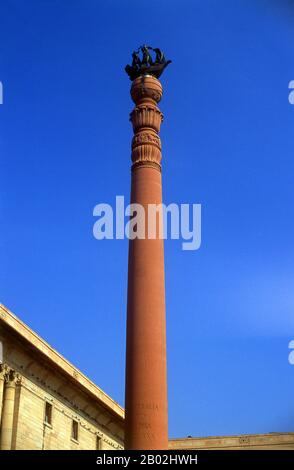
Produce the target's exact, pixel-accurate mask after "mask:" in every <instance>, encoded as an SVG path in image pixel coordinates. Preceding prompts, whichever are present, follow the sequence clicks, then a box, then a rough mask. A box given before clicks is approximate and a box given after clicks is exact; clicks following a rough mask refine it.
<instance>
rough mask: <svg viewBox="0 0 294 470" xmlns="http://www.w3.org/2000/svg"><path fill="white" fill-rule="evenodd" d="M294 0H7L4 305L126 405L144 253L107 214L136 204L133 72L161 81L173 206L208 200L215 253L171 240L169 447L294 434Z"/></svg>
mask: <svg viewBox="0 0 294 470" xmlns="http://www.w3.org/2000/svg"><path fill="white" fill-rule="evenodd" d="M293 20H294V5H293V2H292V1H290V0H288V1H286V0H243V1H242V0H223V1H218V0H202V1H200V0H193V1H192V0H191V1H188V0H181V1H180V0H178V1H171V0H169V1H167V0H160V1H154V0H148V1H145V0H141V1H140V2H138V1H124V2H122V1H118V0H117V1H114V0H112V1H107V2H102V1H101V2H97V1H96V0H86V1H82V0H72V1H69V0H67V1H65V0H63V1H61V0H58V1H57V0H50V1H49V0H26V1H24V0H23V1H21V0H6V1H5V2H2V4H1V19H0V44H1V57H0V80H1V81H2V82H3V85H4V104H3V105H2V106H0V120H1V134H0V155H1V168H0V171H1V219H0V220H1V240H0V242H1V270H0V281H1V288H0V294H1V295H0V298H1V302H2V303H4V304H5V305H6V306H7V307H8V308H10V309H11V310H12V311H13V312H15V314H16V315H18V316H19V317H20V318H21V319H22V320H23V321H25V322H26V323H27V324H28V325H29V326H30V327H31V328H33V329H34V330H35V331H37V332H38V333H39V334H40V335H41V336H42V337H44V338H45V339H46V340H47V341H48V342H49V343H50V344H51V345H52V346H54V347H55V348H56V349H57V350H58V351H59V352H61V353H62V354H63V355H64V356H65V357H66V358H68V359H69V360H70V361H72V362H73V363H74V364H75V365H76V366H77V367H79V368H80V369H81V370H82V371H83V372H85V373H86V374H87V375H88V376H89V377H90V378H91V379H92V380H94V381H95V382H96V383H97V384H98V385H99V386H101V387H102V388H103V389H104V390H105V391H106V392H107V393H108V394H110V395H111V396H112V397H113V398H114V399H116V400H118V401H119V403H121V404H123V402H124V351H125V315H126V286H127V252H128V243H127V241H126V240H123V241H115V240H114V241H111V240H109V241H97V240H95V239H94V238H93V235H92V226H93V222H94V219H93V216H92V211H93V207H94V205H95V204H98V203H100V202H106V203H113V202H114V201H115V196H116V195H125V197H126V198H128V197H129V187H130V140H131V136H132V130H131V126H130V123H129V121H128V113H129V111H130V110H131V109H132V103H131V100H130V96H129V88H130V81H129V79H128V77H127V75H126V74H125V72H124V66H125V65H126V63H128V62H129V61H130V54H131V52H132V50H133V49H135V48H137V47H138V46H139V45H140V44H142V43H144V42H146V43H147V44H150V45H153V47H161V48H162V49H163V50H164V51H165V53H166V56H167V57H168V58H170V59H172V60H173V63H172V65H170V66H169V67H168V69H167V70H166V72H165V74H164V76H163V79H162V82H163V86H164V98H163V101H162V104H161V109H162V111H163V112H164V114H165V121H164V125H163V126H162V132H161V137H162V143H163V158H164V160H163V165H164V166H163V181H164V200H165V202H166V203H170V202H177V203H187V202H191V203H201V204H202V211H203V226H202V246H201V249H200V250H199V251H195V252H189V251H182V250H181V242H180V241H167V243H166V296H167V321H168V380H169V425H170V436H187V435H195V436H202V435H217V434H221V435H223V434H234V433H260V432H271V431H294V402H293V390H294V366H290V365H289V363H288V354H289V350H288V343H289V341H290V340H291V339H294V217H293V212H294V211H293V207H294V193H293V172H294V143H293V126H294V106H291V105H290V104H289V103H288V83H289V81H290V80H294V67H293V63H294V49H293V40H294V31H293Z"/></svg>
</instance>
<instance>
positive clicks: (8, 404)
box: [0, 366, 20, 450]
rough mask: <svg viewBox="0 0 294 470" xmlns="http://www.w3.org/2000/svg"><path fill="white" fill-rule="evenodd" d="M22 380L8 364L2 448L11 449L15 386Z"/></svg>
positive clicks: (4, 397)
mask: <svg viewBox="0 0 294 470" xmlns="http://www.w3.org/2000/svg"><path fill="white" fill-rule="evenodd" d="M19 381H20V376H19V375H18V374H17V373H16V372H15V370H13V369H11V368H9V367H7V366H6V369H5V372H4V394H3V406H2V420H1V436H0V449H1V450H11V443H12V434H13V417H14V402H15V386H16V383H18V382H19Z"/></svg>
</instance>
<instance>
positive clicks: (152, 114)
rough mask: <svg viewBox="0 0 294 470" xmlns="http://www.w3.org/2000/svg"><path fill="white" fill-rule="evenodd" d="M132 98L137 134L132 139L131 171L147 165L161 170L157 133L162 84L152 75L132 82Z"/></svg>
mask: <svg viewBox="0 0 294 470" xmlns="http://www.w3.org/2000/svg"><path fill="white" fill-rule="evenodd" d="M131 96H132V99H133V101H134V103H135V105H136V106H135V108H134V109H133V111H132V112H131V114H130V120H131V122H132V124H133V130H134V134H135V135H134V137H133V140H132V162H133V166H132V169H135V168H137V167H138V166H142V165H144V166H152V167H154V168H156V169H158V170H161V165H160V162H161V142H160V138H159V135H158V133H159V131H160V125H161V123H162V121H163V114H162V112H161V111H160V109H159V108H158V106H157V103H158V102H159V101H160V100H161V97H162V86H161V83H160V82H159V80H157V78H155V77H153V76H151V75H142V76H140V77H138V78H136V79H135V80H134V81H133V84H132V88H131Z"/></svg>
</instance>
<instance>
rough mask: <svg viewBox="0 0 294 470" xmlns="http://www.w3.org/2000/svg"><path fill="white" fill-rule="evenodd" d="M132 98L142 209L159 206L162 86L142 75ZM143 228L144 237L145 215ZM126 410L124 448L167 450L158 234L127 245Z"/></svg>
mask: <svg viewBox="0 0 294 470" xmlns="http://www.w3.org/2000/svg"><path fill="white" fill-rule="evenodd" d="M131 96H132V99H133V101H134V103H135V108H134V110H133V111H132V113H131V116H130V119H131V121H132V124H133V129H134V134H135V135H134V137H133V141H132V162H133V164H132V188H131V202H132V203H139V204H141V205H143V206H144V208H146V207H147V205H148V204H160V203H161V202H162V183H161V164H160V162H161V143H160V138H159V136H158V132H159V129H160V124H161V122H162V117H163V116H162V113H161V112H160V110H159V108H158V107H157V103H158V102H159V101H160V99H161V96H162V86H161V84H160V82H159V80H158V79H157V78H155V77H154V76H151V75H141V76H139V77H137V78H136V79H135V80H134V81H133V83H132V88H131ZM145 213H146V214H147V212H145ZM145 223H146V224H145V225H146V234H148V220H147V215H146V218H145ZM125 409H126V423H125V448H126V449H139V450H141V449H167V448H168V430H167V383H166V327H165V288H164V252H163V240H162V239H160V238H159V236H158V232H157V234H156V238H155V239H148V237H147V238H145V239H134V240H130V242H129V273H128V308H127V353H126V403H125Z"/></svg>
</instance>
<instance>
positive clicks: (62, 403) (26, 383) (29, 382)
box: [0, 306, 124, 450]
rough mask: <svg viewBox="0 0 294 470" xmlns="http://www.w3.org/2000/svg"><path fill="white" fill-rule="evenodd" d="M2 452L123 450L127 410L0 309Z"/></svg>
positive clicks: (20, 323)
mask: <svg viewBox="0 0 294 470" xmlns="http://www.w3.org/2000/svg"><path fill="white" fill-rule="evenodd" d="M0 420H1V434H0V449H2V450H8V449H36V450H38V449H39V450H42V449H43V450H46V449H60V450H61V449H73V450H78V449H80V450H83V449H122V448H123V441H124V429H123V428H124V410H123V409H122V408H121V407H120V406H119V405H118V404H117V403H116V402H115V401H114V400H112V398H110V397H109V396H108V395H106V393H104V392H103V391H102V390H101V389H100V388H99V387H97V386H96V385H95V384H94V383H93V382H91V381H90V380H89V379H88V378H87V377H85V376H84V375H83V374H82V373H81V372H80V371H78V370H77V369H76V368H75V367H74V366H73V365H72V364H70V363H69V362H68V361H67V360H66V359H64V358H63V357H62V356H61V355H60V354H59V353H58V352H57V351H55V350H54V349H53V348H51V347H50V346H49V344H47V343H46V342H45V341H44V340H43V339H42V338H40V337H39V336H38V335H37V334H36V333H34V332H33V331H32V330H31V329H30V328H28V327H27V326H26V325H25V324H24V323H22V322H21V321H20V320H19V319H18V318H17V317H16V316H14V315H13V314H12V313H11V312H10V311H9V310H8V309H7V308H5V307H4V306H0Z"/></svg>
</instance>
